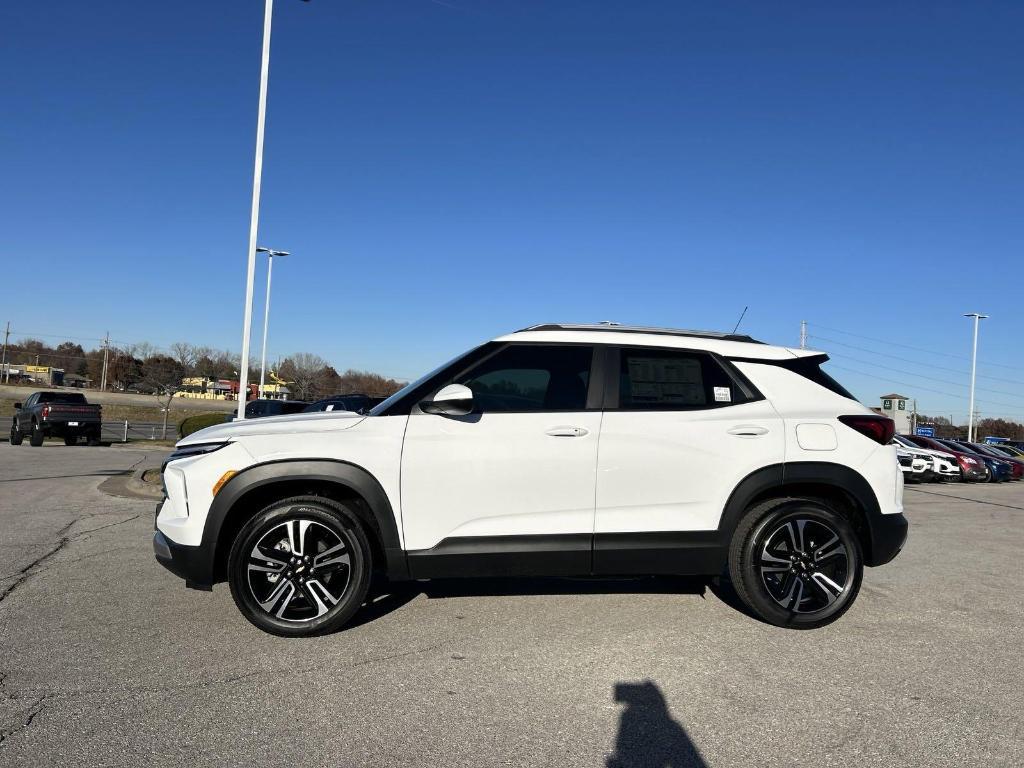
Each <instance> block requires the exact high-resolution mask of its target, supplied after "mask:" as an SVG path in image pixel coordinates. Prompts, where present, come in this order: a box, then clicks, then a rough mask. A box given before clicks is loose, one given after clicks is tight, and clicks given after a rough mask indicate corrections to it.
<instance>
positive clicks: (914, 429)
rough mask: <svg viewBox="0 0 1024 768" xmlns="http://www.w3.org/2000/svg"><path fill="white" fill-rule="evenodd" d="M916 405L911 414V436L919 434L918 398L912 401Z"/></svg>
mask: <svg viewBox="0 0 1024 768" xmlns="http://www.w3.org/2000/svg"><path fill="white" fill-rule="evenodd" d="M912 402H913V403H914V410H912V411H911V412H910V434H912V435H916V434H917V398H916V397H915V398H914V400H913V401H912Z"/></svg>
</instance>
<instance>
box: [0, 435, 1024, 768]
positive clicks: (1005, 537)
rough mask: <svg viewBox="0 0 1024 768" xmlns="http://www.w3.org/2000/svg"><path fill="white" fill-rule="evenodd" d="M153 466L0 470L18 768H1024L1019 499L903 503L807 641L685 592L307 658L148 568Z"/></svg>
mask: <svg viewBox="0 0 1024 768" xmlns="http://www.w3.org/2000/svg"><path fill="white" fill-rule="evenodd" d="M160 455H161V454H160V453H158V452H154V451H149V452H147V451H143V450H134V449H131V448H119V447H114V448H86V447H75V448H66V447H64V446H63V445H59V446H58V445H56V444H49V443H48V444H47V445H46V446H44V447H43V448H40V449H32V448H28V447H25V446H21V447H12V446H10V445H7V444H0V558H2V562H0V650H2V653H0V765H3V766H13V765H18V766H30V765H31V766H36V765H76V766H83V765H88V766H99V765H183V764H192V765H228V764H239V765H260V766H278V765H281V766H284V765H287V766H295V765H303V766H361V765H373V766H382V765H388V766H391V765H410V766H411V765H416V766H437V765H445V766H450V765H465V766H470V765H473V766H476V765H516V766H520V765H521V766H546V765H551V766H577V765H578V766H602V765H609V766H705V765H706V766H733V765H759V766H761V765H763V766H785V765H801V766H806V765H815V766H831V765H837V766H838V765H857V766H894V765H899V766H936V765H957V766H960V765H1006V766H1010V765H1021V764H1022V763H1024V734H1022V727H1021V723H1022V718H1021V712H1022V710H1024V663H1022V662H1024V652H1022V648H1024V643H1022V641H1021V638H1022V637H1024V606H1022V601H1021V599H1020V595H1021V594H1022V591H1024V565H1022V559H1021V552H1022V551H1024V483H1015V484H1013V485H1001V486H960V485H945V486H916V487H915V486H911V487H910V488H909V489H908V491H907V496H906V501H907V513H908V516H909V518H910V520H911V531H910V539H909V542H908V544H907V548H906V549H905V550H904V552H903V553H902V554H901V555H900V557H899V558H897V560H896V561H894V562H893V563H892V564H890V565H889V566H887V567H885V568H881V569H873V570H869V571H868V573H867V574H866V576H865V581H864V588H863V592H862V594H861V596H860V598H859V600H858V602H857V604H856V605H855V606H854V607H853V609H852V610H851V611H850V613H848V614H847V615H846V616H845V617H844V618H843V619H842V620H840V621H839V622H838V623H837V624H834V625H832V626H829V627H827V628H825V629H822V630H818V631H813V632H794V631H786V630H781V629H776V628H774V627H770V626H767V625H764V624H761V623H758V622H756V621H754V620H753V619H750V618H748V617H746V616H744V615H743V614H741V613H740V612H738V611H736V610H735V609H733V608H732V607H730V606H729V605H728V604H727V603H725V602H723V601H722V600H720V599H719V598H718V597H716V596H715V594H714V593H713V592H712V591H710V590H708V591H704V590H703V589H702V587H701V585H699V584H693V583H686V582H680V581H674V580H625V581H611V582H609V581H602V582H589V581H549V582H526V583H522V584H518V585H507V584H500V583H495V582H486V583H482V584H479V585H473V584H462V585H458V586H456V585H447V584H439V585H434V586H430V587H427V588H426V589H425V590H424V589H408V590H405V591H403V592H401V593H398V594H396V595H391V596H384V597H383V598H381V599H380V600H379V601H378V603H376V604H375V605H374V606H371V607H369V608H367V609H365V610H364V613H363V614H362V616H361V617H360V621H359V622H358V623H357V625H356V626H354V627H352V628H350V629H348V630H346V631H343V632H341V633H338V634H335V635H332V636H328V637H321V638H316V639H312V640H283V639H280V638H276V637H272V636H270V635H266V634H263V633H261V632H259V631H258V630H256V629H255V628H253V627H251V626H250V625H249V624H248V623H247V622H246V621H245V620H244V619H242V618H241V616H240V615H239V614H238V612H237V611H236V610H235V607H234V604H233V603H232V601H231V597H230V595H229V594H228V591H227V589H226V588H225V587H223V586H222V587H219V588H217V589H216V590H215V591H214V592H213V593H201V592H192V591H188V590H186V589H185V588H184V586H183V584H182V583H181V582H180V581H179V580H177V579H176V578H175V577H173V576H172V575H171V574H169V573H167V572H166V571H164V570H163V569H162V568H161V567H160V566H159V565H157V563H156V562H155V561H154V560H153V556H152V549H151V544H150V540H151V535H152V525H153V521H152V513H153V507H154V503H153V502H151V501H142V500H134V499H128V498H114V497H111V496H108V495H106V494H104V493H102V492H101V491H100V490H98V489H97V486H98V485H99V483H100V482H101V481H103V480H104V479H105V478H106V477H109V476H116V475H118V474H120V473H124V472H125V471H127V470H129V469H130V468H132V467H135V466H152V465H154V464H157V463H158V462H159V458H160Z"/></svg>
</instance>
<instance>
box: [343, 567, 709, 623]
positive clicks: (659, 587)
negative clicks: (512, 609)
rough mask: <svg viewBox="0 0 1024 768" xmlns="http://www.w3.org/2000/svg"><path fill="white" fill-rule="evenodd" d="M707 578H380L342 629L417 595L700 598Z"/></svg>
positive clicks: (375, 615)
mask: <svg viewBox="0 0 1024 768" xmlns="http://www.w3.org/2000/svg"><path fill="white" fill-rule="evenodd" d="M707 587H708V584H707V581H706V580H705V579H700V578H692V577H683V576H644V577H629V578H618V579H613V578H593V577H580V578H568V577H551V578H529V577H516V578H474V579H431V580H429V581H426V580H425V581H408V582H396V583H393V584H389V583H387V582H386V581H382V582H381V583H379V584H375V585H373V586H372V587H371V588H370V594H369V596H368V597H367V600H366V602H365V603H363V607H362V608H361V609H360V610H359V612H358V613H357V614H356V615H355V616H354V617H353V619H352V620H351V621H350V622H349V623H348V624H346V629H348V628H352V627H356V626H359V625H361V624H366V623H369V622H371V621H374V620H376V619H379V618H381V617H383V616H386V615H387V614H389V613H391V612H392V611H397V610H398V609H399V608H401V607H402V606H403V605H405V604H406V603H409V602H411V601H412V600H414V599H415V598H416V597H418V596H419V595H425V596H426V597H428V598H430V599H432V600H435V599H444V598H451V597H516V596H526V595H687V594H688V595H698V596H700V597H704V596H705V593H706V591H707Z"/></svg>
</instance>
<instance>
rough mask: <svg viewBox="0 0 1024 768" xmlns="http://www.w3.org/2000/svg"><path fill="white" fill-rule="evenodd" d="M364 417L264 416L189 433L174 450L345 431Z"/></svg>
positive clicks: (326, 413)
mask: <svg viewBox="0 0 1024 768" xmlns="http://www.w3.org/2000/svg"><path fill="white" fill-rule="evenodd" d="M365 418H366V416H364V415H362V414H359V413H353V412H352V411H317V412H316V413H290V414H287V415H285V416H266V417H264V418H261V419H245V420H243V421H230V422H228V423H226V424H215V425H214V426H212V427H207V428H206V429H200V430H199V431H198V432H193V433H192V434H191V435H189V436H188V437H186V438H183V439H181V440H179V441H178V443H177V447H179V448H181V447H184V446H187V445H196V444H197V443H219V442H227V441H229V440H237V439H238V438H240V437H251V436H254V435H294V434H301V433H304V432H335V431H338V430H342V429H349V428H350V427H354V426H355V425H356V424H358V423H359V422H361V421H362V420H363V419H365Z"/></svg>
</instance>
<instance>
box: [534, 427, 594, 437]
mask: <svg viewBox="0 0 1024 768" xmlns="http://www.w3.org/2000/svg"><path fill="white" fill-rule="evenodd" d="M589 433H590V430H589V429H584V428H583V427H567V426H561V427H550V428H549V429H546V430H544V434H545V435H551V437H583V436H584V435H586V434H589Z"/></svg>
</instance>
